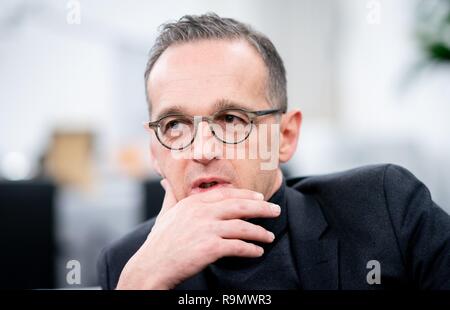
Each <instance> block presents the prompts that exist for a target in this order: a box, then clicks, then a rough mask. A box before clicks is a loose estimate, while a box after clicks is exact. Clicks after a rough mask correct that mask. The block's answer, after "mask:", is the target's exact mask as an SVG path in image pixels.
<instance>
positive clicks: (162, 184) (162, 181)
mask: <svg viewBox="0 0 450 310" xmlns="http://www.w3.org/2000/svg"><path fill="white" fill-rule="evenodd" d="M159 183H161V186H162V187H163V188H164V189H166V187H165V186H164V185H165V184H164V183H165V182H164V179H162V180H161V181H159Z"/></svg>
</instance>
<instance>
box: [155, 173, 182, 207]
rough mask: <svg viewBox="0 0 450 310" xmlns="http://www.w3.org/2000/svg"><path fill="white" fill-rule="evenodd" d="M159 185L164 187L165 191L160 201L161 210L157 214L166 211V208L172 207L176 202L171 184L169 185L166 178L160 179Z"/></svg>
mask: <svg viewBox="0 0 450 310" xmlns="http://www.w3.org/2000/svg"><path fill="white" fill-rule="evenodd" d="M161 186H162V187H163V188H164V190H165V191H166V193H165V194H164V201H163V203H162V207H161V211H160V212H159V214H163V213H165V212H167V210H169V209H170V208H172V207H173V206H174V205H176V204H177V202H178V201H177V199H176V198H175V194H174V192H173V189H172V186H171V185H170V183H169V181H168V180H167V179H162V180H161Z"/></svg>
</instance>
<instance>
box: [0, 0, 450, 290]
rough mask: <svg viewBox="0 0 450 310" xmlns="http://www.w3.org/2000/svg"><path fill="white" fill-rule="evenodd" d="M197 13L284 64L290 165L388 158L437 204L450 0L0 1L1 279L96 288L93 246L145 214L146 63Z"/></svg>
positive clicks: (149, 180)
mask: <svg viewBox="0 0 450 310" xmlns="http://www.w3.org/2000/svg"><path fill="white" fill-rule="evenodd" d="M205 12H216V13H218V14H219V15H221V16H226V17H233V18H236V19H238V20H240V21H244V22H246V23H249V24H251V25H253V26H254V27H255V28H256V29H258V30H260V31H261V32H263V33H265V34H267V35H268V36H269V37H270V38H271V39H272V41H273V42H274V44H275V45H276V47H277V48H278V50H279V53H280V54H281V56H282V58H283V59H284V62H285V66H286V69H287V78H288V96H289V107H290V108H296V109H301V110H302V112H303V126H302V130H301V136H300V142H299V146H298V149H297V153H296V155H295V157H294V158H293V159H292V160H291V161H290V162H289V163H288V164H287V165H285V167H284V170H285V171H286V173H287V174H288V175H290V176H300V175H312V174H322V173H331V172H336V171H341V170H344V169H350V168H354V167H357V166H361V165H366V164H376V163H387V162H389V163H395V164H399V165H402V166H404V167H406V168H407V169H409V170H410V171H411V172H413V173H414V174H415V175H416V176H417V177H418V178H419V179H420V180H422V181H423V182H424V183H425V184H426V185H427V186H428V188H429V189H430V191H431V193H432V197H433V198H434V200H435V202H437V203H438V204H439V205H440V206H441V207H442V208H443V209H444V210H446V211H447V212H450V189H449V185H450V134H449V133H450V122H449V117H450V22H449V21H450V1H447V0H427V1H418V0H395V1H392V0H379V1H373V0H371V1H370V0H368V1H365V0H320V1H317V0H283V1H274V0H218V1H207V0H188V1H174V0H165V1H144V0H142V1H138V0H134V1H119V0H108V1H106V0H95V1H84V0H79V1H74V0H70V1H69V0H68V1H55V0H53V1H52V0H39V1H34V0H33V1H32V0H28V1H26V0H24V1H17V0H3V1H2V2H1V4H0V85H1V86H0V87H1V91H0V180H1V181H0V227H1V228H0V231H1V232H2V234H1V236H0V239H1V241H0V246H1V248H2V254H1V256H2V258H1V260H3V262H2V268H4V269H5V272H2V273H1V275H0V278H2V277H3V278H4V279H2V281H0V283H1V284H0V285H1V287H19V288H81V287H83V288H95V287H96V286H97V285H98V284H97V275H96V260H97V257H98V255H99V253H100V250H101V248H103V247H104V246H105V245H107V244H108V243H109V242H111V241H112V240H115V239H117V238H119V237H120V236H122V235H123V234H125V233H127V232H129V231H131V230H132V229H133V227H134V226H136V225H137V224H138V223H140V222H142V221H144V220H145V219H147V218H149V217H151V216H152V215H153V214H155V212H157V207H159V205H158V201H161V199H162V197H163V196H162V195H163V191H162V189H161V188H160V186H159V183H158V176H157V174H156V173H155V172H154V170H153V169H152V167H151V164H150V153H149V141H150V137H149V134H148V133H147V132H146V131H145V130H144V129H143V126H142V123H143V121H145V120H147V119H148V115H147V108H146V102H145V94H144V82H143V72H144V68H145V64H146V59H147V55H148V51H149V49H150V47H151V46H152V44H153V42H154V39H155V37H156V36H157V28H158V26H159V25H160V24H162V23H164V22H166V21H168V20H175V19H178V18H180V17H181V16H182V15H185V14H201V13H205ZM73 261H76V262H79V267H80V272H81V276H80V278H79V279H78V280H79V281H75V283H74V282H73V281H72V282H71V281H70V279H68V272H69V271H70V270H72V269H71V268H72V267H73V266H74V265H73ZM70 262H72V263H70ZM68 263H69V264H68ZM3 264H8V265H6V266H5V265H3Z"/></svg>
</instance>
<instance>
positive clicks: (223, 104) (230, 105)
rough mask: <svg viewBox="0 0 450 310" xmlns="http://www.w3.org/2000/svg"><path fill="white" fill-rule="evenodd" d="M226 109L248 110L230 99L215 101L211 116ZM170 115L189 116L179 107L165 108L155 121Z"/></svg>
mask: <svg viewBox="0 0 450 310" xmlns="http://www.w3.org/2000/svg"><path fill="white" fill-rule="evenodd" d="M226 109H243V110H249V108H248V107H246V106H245V105H243V104H240V103H238V102H235V101H232V100H230V99H225V98H222V99H219V100H217V101H216V102H215V103H214V104H213V108H212V111H211V114H212V113H214V112H217V111H221V110H226ZM170 114H183V115H189V114H188V113H186V110H185V109H184V108H183V107H182V106H180V105H175V106H171V107H167V108H164V109H162V110H161V111H160V112H159V113H158V115H157V117H156V120H159V119H161V118H163V117H164V116H167V115H170Z"/></svg>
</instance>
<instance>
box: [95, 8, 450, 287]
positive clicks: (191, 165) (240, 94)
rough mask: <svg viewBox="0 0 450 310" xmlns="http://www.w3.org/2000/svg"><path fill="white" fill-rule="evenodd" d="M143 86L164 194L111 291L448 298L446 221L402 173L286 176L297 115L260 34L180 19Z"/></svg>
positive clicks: (366, 170)
mask: <svg viewBox="0 0 450 310" xmlns="http://www.w3.org/2000/svg"><path fill="white" fill-rule="evenodd" d="M145 82H146V94H147V99H148V104H149V111H150V118H151V120H152V121H151V122H149V124H148V129H149V130H150V131H151V132H152V135H153V137H155V138H156V139H152V141H151V152H152V155H153V156H152V158H153V159H154V165H155V167H156V169H157V170H158V172H159V173H160V175H161V176H162V177H163V180H162V182H161V184H162V186H163V187H164V189H165V198H164V202H163V206H162V209H161V212H160V213H159V215H158V216H157V218H156V219H151V220H149V221H147V222H145V223H143V224H142V225H141V226H139V227H138V228H137V229H136V230H135V231H134V232H132V233H130V234H128V235H127V236H125V237H124V238H122V239H121V240H119V241H118V242H116V243H114V244H113V245H111V246H110V247H108V248H107V249H105V250H104V251H103V252H102V255H101V258H100V260H99V273H100V282H101V286H102V287H103V288H104V289H116V288H117V289H216V288H233V289H386V288H407V287H409V288H423V289H450V217H449V216H448V215H447V214H446V213H445V212H444V211H442V210H441V209H440V208H439V207H438V206H436V205H435V204H434V203H433V201H432V200H431V197H430V193H429V192H428V190H427V188H426V187H425V186H424V185H423V184H422V183H420V182H419V181H418V180H417V179H416V178H415V177H414V176H413V175H412V174H411V173H409V172H408V171H406V170H405V169H403V168H400V167H398V166H394V165H378V166H369V167H363V168H359V169H355V170H351V171H347V172H343V173H338V174H332V175H325V176H317V177H305V178H296V179H291V180H286V179H284V177H283V175H282V173H281V170H280V168H279V163H284V162H287V161H288V160H289V159H290V158H291V157H292V156H293V154H294V152H295V149H296V145H297V140H298V137H299V131H300V125H301V120H302V115H301V113H300V111H295V110H293V111H288V110H287V98H286V77H285V69H284V66H283V62H282V60H281V58H280V56H279V55H278V53H277V51H276V49H275V47H274V46H273V45H272V43H271V42H270V40H269V39H268V38H266V37H265V36H264V35H262V34H260V33H257V32H255V31H254V30H252V29H251V28H250V27H249V26H247V25H244V24H242V23H240V22H238V21H236V20H233V19H227V18H221V17H219V16H217V15H215V14H206V15H201V16H184V17H183V18H181V19H180V20H179V21H177V22H174V23H169V24H166V25H165V26H164V27H163V29H162V32H161V34H160V36H159V37H158V39H157V40H156V43H155V46H154V47H153V49H152V50H151V53H150V58H149V61H148V64H147V69H146V73H145ZM264 132H265V133H266V135H263V134H261V133H264ZM261 145H263V146H265V147H267V149H269V153H270V158H269V160H272V161H273V160H275V163H276V165H275V166H274V167H270V165H266V166H265V165H264V164H267V159H268V157H267V156H263V155H262V154H261V152H260V148H258V147H259V146H261ZM255 150H256V155H255ZM239 151H242V152H241V154H245V156H244V157H242V156H241V157H239V156H237V155H236V152H239ZM232 155H234V156H232Z"/></svg>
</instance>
